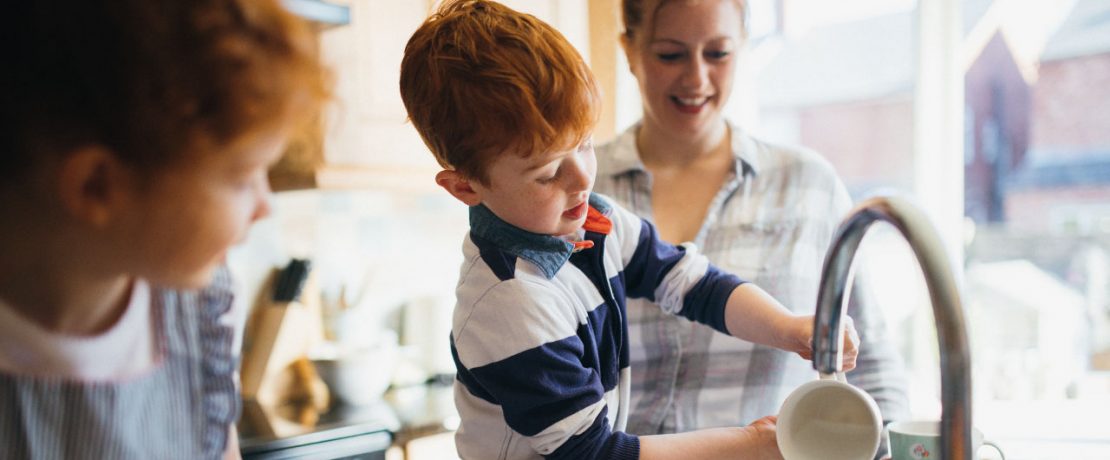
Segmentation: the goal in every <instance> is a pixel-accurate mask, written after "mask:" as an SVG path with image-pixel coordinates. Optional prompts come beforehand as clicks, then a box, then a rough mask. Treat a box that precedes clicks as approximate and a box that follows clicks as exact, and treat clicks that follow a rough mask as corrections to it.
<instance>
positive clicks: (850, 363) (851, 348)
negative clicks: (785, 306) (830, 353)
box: [794, 315, 859, 372]
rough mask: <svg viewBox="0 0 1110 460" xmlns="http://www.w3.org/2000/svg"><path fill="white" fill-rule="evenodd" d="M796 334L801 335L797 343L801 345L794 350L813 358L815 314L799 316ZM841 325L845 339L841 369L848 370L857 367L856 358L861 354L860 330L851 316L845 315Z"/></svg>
mask: <svg viewBox="0 0 1110 460" xmlns="http://www.w3.org/2000/svg"><path fill="white" fill-rule="evenodd" d="M796 323H797V325H796V326H795V331H796V332H795V335H796V336H797V337H801V339H799V340H797V341H796V343H798V344H799V345H798V346H797V347H796V348H795V350H794V352H795V353H798V355H800V356H801V357H802V358H805V359H807V360H813V316H812V315H810V316H799V317H797V320H796ZM841 325H842V326H843V327H844V336H843V337H844V340H843V342H842V343H841V344H840V349H841V354H842V356H843V364H842V366H841V370H843V371H844V372H848V371H850V370H852V369H855V368H856V358H857V357H858V356H859V332H856V324H855V322H854V321H852V318H851V317H850V316H844V319H843V321H841Z"/></svg>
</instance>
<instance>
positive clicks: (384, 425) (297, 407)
mask: <svg viewBox="0 0 1110 460" xmlns="http://www.w3.org/2000/svg"><path fill="white" fill-rule="evenodd" d="M457 427H458V414H457V412H455V408H454V402H453V394H452V387H451V384H450V378H449V377H444V378H439V379H432V380H429V382H428V383H427V384H423V385H413V386H407V387H402V388H393V389H390V390H389V391H387V392H386V393H385V395H383V397H382V399H381V400H380V401H377V402H375V403H373V404H369V405H365V406H350V405H345V404H334V405H332V406H331V407H328V408H327V409H325V410H322V411H321V410H318V409H316V408H314V407H312V406H311V405H310V404H306V403H301V404H298V403H294V404H288V405H285V406H281V407H277V408H273V409H266V408H263V407H261V406H259V405H258V404H256V403H252V402H250V401H245V402H244V407H243V417H242V419H241V420H240V422H239V425H238V428H239V437H240V441H239V444H240V452H241V453H242V455H243V458H244V459H266V460H271V459H286V458H305V457H311V458H322V459H359V460H384V459H386V458H387V457H386V454H387V451H389V449H390V448H391V447H395V448H397V450H400V451H401V452H402V456H403V457H404V458H409V459H411V458H414V456H413V455H410V454H409V453H408V452H407V451H408V450H409V448H410V445H412V444H414V443H416V442H417V441H419V440H421V439H423V438H428V437H431V436H435V435H445V434H448V433H450V432H452V431H454V430H455V428H457ZM448 441H449V439H448ZM444 449H449V450H450V451H451V452H450V453H451V454H453V453H454V448H453V444H451V445H449V446H442V447H440V448H439V450H444ZM436 458H441V457H436Z"/></svg>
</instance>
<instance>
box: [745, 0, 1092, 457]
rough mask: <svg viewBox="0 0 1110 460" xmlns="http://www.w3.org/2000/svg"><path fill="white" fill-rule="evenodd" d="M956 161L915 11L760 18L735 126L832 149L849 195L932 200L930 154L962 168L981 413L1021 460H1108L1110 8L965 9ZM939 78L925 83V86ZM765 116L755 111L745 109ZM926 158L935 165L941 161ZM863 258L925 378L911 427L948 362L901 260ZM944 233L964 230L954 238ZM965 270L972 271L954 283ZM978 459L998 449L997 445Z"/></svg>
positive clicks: (1088, 0)
mask: <svg viewBox="0 0 1110 460" xmlns="http://www.w3.org/2000/svg"><path fill="white" fill-rule="evenodd" d="M956 1H957V3H959V4H960V5H961V6H962V9H961V16H962V21H963V24H962V25H954V24H953V25H949V26H948V27H958V28H959V30H958V32H959V33H960V37H962V38H961V39H960V40H959V45H958V46H959V49H953V50H945V51H946V52H948V53H959V54H958V55H959V56H962V57H963V58H962V59H963V63H962V73H963V103H962V104H961V105H960V106H959V107H957V108H956V109H955V110H953V112H955V113H954V114H953V113H946V114H943V115H941V116H947V117H951V116H962V117H963V122H962V123H961V126H962V135H963V136H964V138H963V140H962V142H961V143H960V145H962V146H963V148H964V151H960V152H922V151H919V150H920V149H917V150H915V148H916V147H915V146H917V145H918V144H915V139H920V138H918V137H916V136H930V135H932V134H934V133H930V132H919V131H918V130H917V129H916V126H918V125H917V124H916V123H915V117H919V116H921V115H920V114H921V112H919V111H915V104H920V103H921V102H922V101H920V100H918V96H917V93H916V92H915V85H919V84H920V82H921V81H922V80H921V78H923V77H922V75H923V72H921V69H920V68H918V62H919V61H917V60H916V56H918V54H917V53H918V52H919V50H918V43H919V38H920V36H921V35H920V30H919V29H918V27H919V25H920V22H919V15H918V11H917V7H918V5H917V4H916V3H915V2H912V1H910V2H906V1H896V2H891V1H863V0H857V1H845V2H827V1H823V0H792V1H787V2H779V1H773V0H764V1H753V2H752V8H753V9H757V8H764V9H768V10H772V11H774V13H773V14H771V13H767V12H764V13H760V14H754V13H753V15H752V20H753V21H755V22H758V21H766V22H767V23H763V24H753V26H752V30H759V31H761V33H760V34H759V36H758V37H756V38H757V39H755V40H753V43H752V47H753V49H752V50H751V53H750V54H751V57H752V59H751V60H750V61H749V67H750V68H749V69H748V70H747V71H748V72H749V73H751V74H752V76H751V78H750V80H751V81H750V82H748V83H750V87H749V88H747V89H746V90H738V94H743V95H744V97H743V98H738V99H741V100H734V101H733V105H734V106H736V107H735V108H733V109H732V110H733V112H734V115H733V116H734V118H742V119H744V120H743V121H744V122H746V123H748V124H749V125H750V126H752V128H753V130H754V131H755V132H756V133H757V134H758V135H760V136H762V137H764V138H767V139H768V140H772V141H779V142H789V143H798V144H802V145H805V146H807V147H810V148H813V149H814V150H817V151H818V152H820V153H822V154H823V155H824V156H825V157H826V158H827V159H829V161H830V162H831V163H832V164H833V166H834V167H835V168H836V169H837V171H838V173H839V174H840V175H841V177H842V178H843V179H844V180H845V182H846V184H847V185H848V188H849V190H850V192H851V193H852V195H853V198H855V199H857V200H858V199H861V198H864V197H866V196H869V195H872V194H875V193H876V192H883V191H885V192H890V191H895V192H899V193H905V194H908V195H910V196H911V197H912V196H913V194H914V193H915V191H917V190H920V185H921V184H920V182H918V181H920V180H922V179H921V176H920V175H919V174H916V171H915V168H916V167H919V166H917V165H920V164H922V163H921V161H922V158H920V157H917V156H919V155H931V156H935V157H936V159H937V160H941V159H944V158H941V156H942V155H954V157H953V158H956V159H958V161H959V164H962V165H963V172H962V173H963V180H962V183H961V181H954V182H953V183H951V184H947V183H945V184H943V185H944V186H946V187H961V186H962V189H963V209H964V216H966V217H965V224H964V226H963V231H962V234H946V235H944V236H945V237H946V238H949V239H954V240H956V241H962V242H963V244H962V245H961V247H962V251H963V252H962V254H954V255H955V256H958V257H961V258H962V260H960V261H957V262H956V263H957V265H959V268H960V269H962V273H960V276H961V284H962V292H963V302H964V307H965V308H966V312H967V319H968V327H969V331H968V335H969V337H970V339H971V345H972V363H973V374H972V375H973V384H974V393H973V401H974V403H975V406H974V419H975V424H976V426H977V427H978V428H980V429H982V430H983V431H984V432H986V433H987V435H988V437H991V438H993V439H994V440H996V441H998V442H999V443H1001V444H1002V445H1003V446H1004V447H1005V448H1006V451H1007V452H1006V453H1007V458H1010V459H1015V458H1016V459H1062V458H1068V459H1106V458H1110V423H1107V422H1106V420H1107V418H1106V417H1107V413H1108V410H1110V115H1107V114H1110V2H1107V1H1105V0H1077V1H1058V2H1019V1H1006V0H994V1H990V0H966V1H959V0H956ZM924 78H928V77H924ZM753 104H754V107H755V108H752V105H753ZM924 160H925V161H931V160H930V158H929V157H925V158H924ZM879 227H881V225H879V226H877V227H876V229H875V230H873V231H872V233H871V234H869V235H868V237H867V239H865V247H866V250H867V251H868V254H870V255H876V256H877V257H873V259H874V260H873V263H874V264H875V265H879V266H882V268H883V270H879V272H880V273H879V274H878V276H879V278H878V281H879V283H877V286H876V287H877V290H878V291H880V292H877V294H878V295H880V296H882V297H881V298H882V299H884V301H883V304H884V308H885V309H886V312H887V317H888V321H890V322H891V325H892V326H891V327H892V328H894V329H895V330H896V331H897V332H898V337H899V338H900V344H899V346H900V347H901V349H902V352H903V355H904V356H905V357H906V359H907V364H908V366H909V368H910V371H911V374H912V381H913V383H912V385H913V387H912V388H911V391H912V394H911V397H912V405H913V411H914V415H915V417H919V418H939V414H940V409H941V408H940V403H939V371H938V369H939V367H938V351H937V348H938V347H937V342H936V338H935V335H936V334H935V328H934V327H933V320H932V312H931V309H930V307H929V304H928V300H927V299H928V297H927V292H926V290H925V287H924V283H923V282H922V281H921V278H920V277H921V275H920V271H919V270H918V269H917V268H916V267H915V262H914V261H913V259H912V255H911V254H910V253H909V250H908V246H907V245H906V244H905V243H903V242H902V241H901V240H900V237H898V236H897V235H896V234H895V233H894V232H893V230H891V229H889V228H879ZM949 233H953V232H951V231H949ZM957 271H960V270H957ZM983 453H984V454H989V453H990V452H989V451H987V450H984V452H983Z"/></svg>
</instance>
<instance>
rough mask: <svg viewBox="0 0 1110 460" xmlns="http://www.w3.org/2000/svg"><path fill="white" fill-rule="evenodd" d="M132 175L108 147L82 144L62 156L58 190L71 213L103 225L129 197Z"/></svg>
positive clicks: (88, 221) (86, 220)
mask: <svg viewBox="0 0 1110 460" xmlns="http://www.w3.org/2000/svg"><path fill="white" fill-rule="evenodd" d="M133 175H134V173H133V172H132V171H131V169H130V167H129V166H127V165H126V164H124V163H123V162H122V161H120V159H119V158H118V157H116V155H115V154H113V153H112V151H111V150H108V149H107V148H106V147H103V146H99V145H87V146H82V147H78V148H77V149H76V150H73V151H71V152H69V153H68V154H67V155H65V157H64V158H63V159H62V161H61V165H60V168H59V171H58V181H57V185H56V187H57V188H56V190H55V191H56V192H57V193H58V198H59V200H60V201H61V204H62V206H63V208H65V210H66V211H67V212H68V214H69V215H71V216H73V217H74V218H75V219H77V220H80V221H82V222H86V223H88V224H90V225H93V226H95V227H101V228H103V227H105V226H106V225H108V224H109V223H110V222H111V221H112V219H113V218H114V217H116V215H117V213H118V211H119V209H120V206H121V205H122V204H124V202H125V201H126V199H127V193H130V191H131V190H132V188H131V187H132V186H133V185H134V184H133V183H132V182H133V181H134V177H133Z"/></svg>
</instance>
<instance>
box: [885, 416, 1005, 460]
mask: <svg viewBox="0 0 1110 460" xmlns="http://www.w3.org/2000/svg"><path fill="white" fill-rule="evenodd" d="M887 430H888V431H889V433H890V434H889V435H890V456H891V460H933V459H937V458H940V422H938V421H905V422H894V423H891V424H890V426H889V427H887ZM971 446H972V451H974V452H976V453H978V452H979V448H980V447H983V446H990V447H993V448H994V449H995V450H997V451H998V453H999V455H1001V456H1002V459H1003V460H1005V459H1006V454H1005V453H1004V452H1002V448H1000V447H998V444H995V443H993V442H991V441H984V440H983V432H981V431H979V430H978V429H972V430H971ZM976 455H978V454H976Z"/></svg>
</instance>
